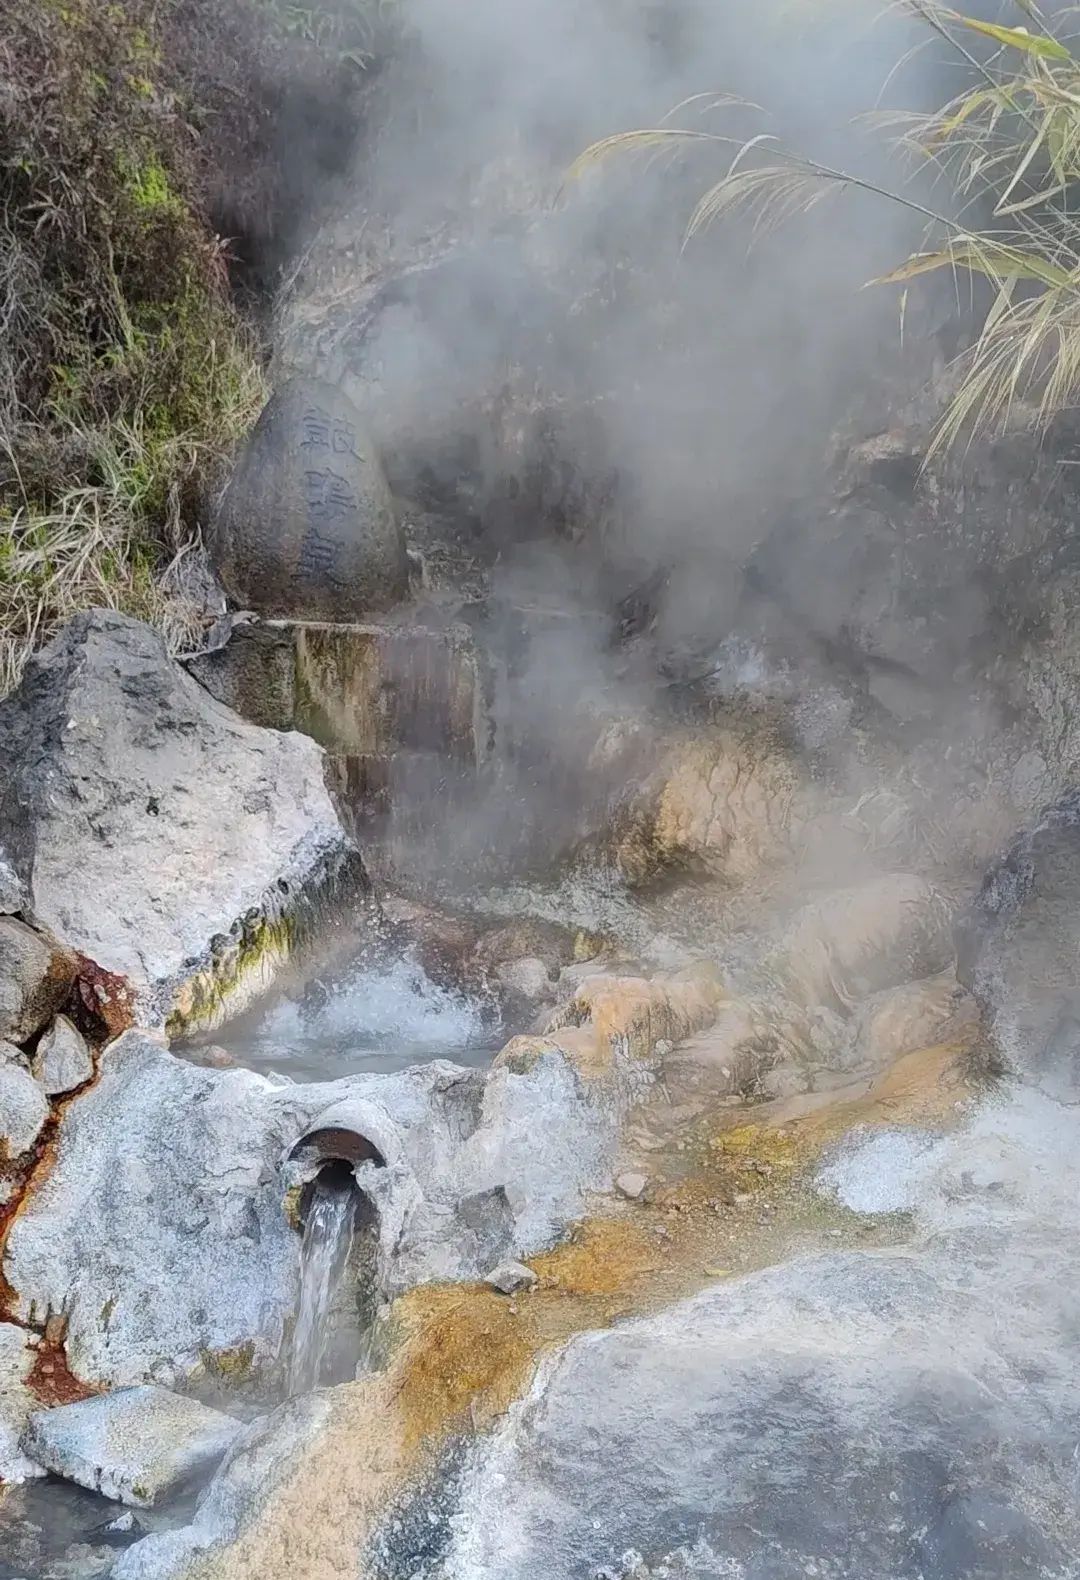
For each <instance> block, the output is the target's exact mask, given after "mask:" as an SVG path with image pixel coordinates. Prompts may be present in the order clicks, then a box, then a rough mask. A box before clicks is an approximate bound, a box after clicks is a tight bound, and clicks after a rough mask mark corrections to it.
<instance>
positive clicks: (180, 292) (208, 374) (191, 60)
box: [0, 0, 379, 690]
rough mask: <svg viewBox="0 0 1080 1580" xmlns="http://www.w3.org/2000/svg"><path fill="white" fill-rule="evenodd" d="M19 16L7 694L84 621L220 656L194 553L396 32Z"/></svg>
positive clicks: (109, 7)
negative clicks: (312, 207)
mask: <svg viewBox="0 0 1080 1580" xmlns="http://www.w3.org/2000/svg"><path fill="white" fill-rule="evenodd" d="M3 10H4V15H3V17H2V18H0V690H2V689H7V688H8V687H10V685H11V684H12V683H13V682H14V681H15V680H16V679H17V677H18V674H19V672H20V669H21V666H22V664H23V662H24V661H25V657H26V654H27V652H28V651H29V650H30V648H31V647H32V646H33V645H34V644H36V643H38V642H40V641H41V640H43V639H44V638H45V637H47V636H48V635H49V634H50V632H51V631H52V629H53V628H54V627H55V625H56V623H57V622H58V620H60V619H61V618H63V616H64V615H65V614H66V613H68V612H69V611H70V610H72V609H73V608H76V607H79V606H81V605H86V604H108V605H113V606H116V607H120V608H124V609H127V610H129V611H131V612H133V613H135V614H138V615H140V616H142V617H143V618H146V619H149V620H151V621H153V622H154V623H155V624H157V625H159V626H160V627H162V628H163V629H164V630H165V632H166V634H167V636H168V638H169V640H170V642H171V643H172V644H173V646H174V647H181V646H183V645H185V644H186V643H189V642H192V641H197V640H198V639H199V633H200V630H201V625H202V622H203V620H204V609H203V606H202V602H201V599H200V595H199V585H198V583H199V579H198V577H197V576H196V575H194V574H193V571H194V567H195V563H196V557H195V556H193V555H192V552H191V551H192V547H193V545H195V544H197V540H198V531H199V524H200V520H201V518H202V516H203V514H204V512H205V509H206V506H207V502H208V500H209V499H210V497H211V495H212V493H213V491H214V489H215V487H216V486H217V484H218V482H219V480H220V477H221V474H222V467H223V462H224V461H225V458H226V457H227V455H228V453H229V451H230V449H231V447H232V446H233V445H234V444H235V442H236V441H237V440H238V439H239V438H240V437H241V436H242V435H243V434H244V432H245V431H246V430H247V428H248V427H249V425H250V424H251V422H252V421H253V419H254V417H255V416H256V415H257V413H258V411H259V409H260V406H261V403H262V401H263V399H264V397H265V393H266V390H265V382H264V375H263V359H262V355H261V349H260V344H259V323H260V317H261V312H262V307H263V303H264V301H265V299H266V297H267V295H268V293H269V292H270V291H271V290H272V288H273V282H274V278H275V274H276V271H277V270H278V268H279V267H280V266H281V264H283V263H284V262H285V261H286V260H287V258H288V255H289V251H290V248H291V246H292V245H293V244H294V242H295V240H296V237H297V234H298V226H299V225H300V224H301V223H302V222H303V221H304V219H305V218H308V217H310V216H309V212H308V209H307V207H306V205H305V204H304V202H302V200H301V199H302V194H309V193H310V192H311V191H312V189H313V188H315V187H317V184H318V177H319V176H320V175H330V174H332V171H333V168H334V164H335V161H340V160H341V159H343V158H345V157H347V156H348V153H349V151H350V149H351V145H352V139H353V138H354V136H355V133H356V130H357V127H358V125H359V115H360V104H361V102H362V96H363V87H364V82H365V78H366V76H367V74H368V72H369V70H370V68H371V66H372V64H373V60H374V53H373V52H374V48H375V46H376V44H377V40H378V21H379V14H378V13H377V12H375V11H373V10H372V6H371V5H370V4H368V3H367V0H341V5H340V6H339V7H338V8H334V7H330V8H329V9H328V8H327V7H321V8H320V10H319V12H318V14H317V15H316V13H313V12H311V11H306V10H304V9H302V8H300V7H298V6H294V5H291V4H286V3H285V0H272V3H271V0H218V3H216V4H206V3H202V0H165V3H162V0H21V3H20V4H18V5H12V6H5V7H4V8H3ZM286 148H287V149H288V150H289V154H290V157H289V158H286V157H285V152H284V151H285V149H286Z"/></svg>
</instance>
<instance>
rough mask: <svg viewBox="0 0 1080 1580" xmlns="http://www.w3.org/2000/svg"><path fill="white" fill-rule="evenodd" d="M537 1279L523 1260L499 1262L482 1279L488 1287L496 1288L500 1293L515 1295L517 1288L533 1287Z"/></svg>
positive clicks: (537, 1281)
mask: <svg viewBox="0 0 1080 1580" xmlns="http://www.w3.org/2000/svg"><path fill="white" fill-rule="evenodd" d="M539 1281H540V1280H539V1279H538V1278H537V1276H536V1274H535V1273H534V1272H533V1270H532V1268H531V1267H526V1266H525V1264H524V1263H523V1262H500V1263H499V1265H498V1267H493V1268H492V1270H491V1272H490V1273H489V1274H488V1275H487V1277H486V1278H485V1279H484V1283H485V1284H487V1286H488V1288H489V1289H497V1290H498V1292H499V1294H500V1295H516V1294H517V1293H518V1291H519V1290H522V1289H533V1288H534V1287H535V1286H536V1284H538V1283H539Z"/></svg>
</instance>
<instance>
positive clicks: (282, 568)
mask: <svg viewBox="0 0 1080 1580" xmlns="http://www.w3.org/2000/svg"><path fill="white" fill-rule="evenodd" d="M210 551H211V556H212V558H213V561H214V566H215V569H216V570H217V573H218V575H219V576H220V577H221V580H222V582H223V584H224V586H225V588H226V590H227V592H228V593H229V594H230V596H231V597H232V598H233V599H235V600H236V601H237V602H238V603H239V604H241V605H242V606H243V607H244V608H247V609H255V610H258V611H259V612H260V613H262V614H271V615H292V616H297V617H300V618H303V619H311V620H340V621H348V620H355V619H358V618H362V617H363V616H364V615H368V614H372V613H375V612H377V611H379V610H382V609H387V608H389V607H390V606H391V605H392V604H394V603H397V602H398V601H399V600H400V599H401V598H403V597H404V596H405V594H406V592H407V590H408V567H407V561H406V557H405V545H404V539H403V537H402V535H401V529H400V527H399V525H398V522H397V518H396V516H395V513H394V507H393V501H392V499H391V496H390V490H389V487H388V486H387V483H386V479H385V477H384V476H383V471H382V465H381V463H380V461H379V458H378V456H377V455H376V453H375V451H374V449H373V447H372V445H371V442H370V441H369V439H368V438H367V435H366V434H365V432H364V426H363V421H362V419H361V417H360V414H359V413H358V412H357V410H356V408H355V407H354V406H353V405H352V403H351V401H349V400H348V399H347V398H346V396H344V395H343V394H342V393H341V391H340V390H338V389H335V388H334V387H333V386H332V385H328V384H321V383H318V382H316V381H314V380H311V379H290V380H289V381H288V382H287V383H286V384H284V385H282V387H281V388H280V389H279V390H277V391H276V392H275V393H274V394H273V395H272V396H271V398H270V400H269V402H268V403H267V405H266V407H265V409H264V410H263V413H262V416H261V417H260V418H259V421H258V423H257V425H256V427H255V431H254V433H253V434H252V435H251V437H250V438H249V439H248V441H247V443H246V445H245V447H244V449H243V451H242V452H241V455H240V458H239V460H238V462H237V465H236V469H235V471H234V473H233V476H232V480H231V482H230V483H229V487H228V490H227V492H226V494H225V498H224V501H223V503H222V506H221V510H220V512H219V514H218V517H217V520H216V521H215V523H214V526H213V530H212V533H211V537H210Z"/></svg>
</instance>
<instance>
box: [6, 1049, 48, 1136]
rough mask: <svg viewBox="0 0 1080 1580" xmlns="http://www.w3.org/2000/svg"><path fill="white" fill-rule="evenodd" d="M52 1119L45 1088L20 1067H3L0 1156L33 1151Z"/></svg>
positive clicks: (10, 1065)
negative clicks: (49, 1118)
mask: <svg viewBox="0 0 1080 1580" xmlns="http://www.w3.org/2000/svg"><path fill="white" fill-rule="evenodd" d="M48 1117H49V1105H48V1102H47V1101H46V1099H45V1094H44V1093H43V1092H42V1090H41V1087H40V1086H39V1085H38V1083H37V1082H36V1081H35V1080H34V1078H33V1076H32V1075H31V1074H30V1073H29V1071H28V1070H24V1069H23V1068H22V1066H21V1065H18V1064H0V1157H5V1156H6V1157H10V1158H18V1157H21V1156H22V1155H23V1153H24V1152H29V1150H30V1148H31V1147H32V1146H33V1144H34V1142H35V1141H36V1140H37V1138H38V1136H39V1135H40V1134H41V1127H42V1125H44V1123H45V1121H46V1119H48Z"/></svg>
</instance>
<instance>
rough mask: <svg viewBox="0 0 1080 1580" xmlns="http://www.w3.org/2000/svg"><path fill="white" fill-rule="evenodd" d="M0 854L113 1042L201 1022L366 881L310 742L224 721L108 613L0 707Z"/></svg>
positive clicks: (75, 633)
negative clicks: (74, 968)
mask: <svg viewBox="0 0 1080 1580" xmlns="http://www.w3.org/2000/svg"><path fill="white" fill-rule="evenodd" d="M0 846H2V847H3V848H4V850H5V852H6V854H7V857H8V858H9V859H10V861H11V862H12V864H13V866H14V867H15V868H16V869H17V871H18V874H19V877H20V879H21V881H22V882H23V883H24V885H25V888H26V890H27V891H28V896H29V903H30V904H31V905H32V907H33V911H34V913H35V916H36V918H37V919H39V920H40V921H41V922H42V923H43V924H44V925H45V926H47V927H48V928H49V929H51V930H52V932H53V933H55V934H56V935H57V936H58V937H60V938H62V939H63V940H64V942H65V944H67V945H68V946H70V948H71V949H72V950H73V951H76V952H77V953H78V954H79V955H80V956H81V957H82V964H81V966H80V982H81V984H82V986H81V992H82V994H83V997H84V999H85V1000H86V1002H87V1004H88V1007H89V1008H90V1009H91V1010H92V1011H94V1012H95V1013H99V1014H100V1015H101V1017H102V1018H103V1019H104V1020H105V1021H106V1023H107V1026H108V1029H109V1030H112V1031H115V1030H117V1029H119V1028H120V1027H121V1026H122V1025H123V1024H124V1022H125V1019H126V1020H127V1022H128V1023H130V1020H131V1018H132V1017H134V1018H136V1019H138V1020H140V1021H143V1022H147V1023H160V1022H162V1021H165V1020H167V1019H168V1018H169V1017H174V1018H175V1020H176V1021H177V1022H178V1023H183V1024H192V1023H195V1024H199V1023H202V1024H207V1023H214V1022H216V1021H217V1020H218V1019H220V1018H221V1016H222V1014H223V1013H224V1011H225V1009H226V1007H227V1006H228V1005H233V1006H235V1007H237V1008H238V1007H240V1005H241V1003H242V1001H243V1000H244V999H245V998H246V997H248V996H250V995H252V994H253V993H254V992H256V991H257V990H258V989H259V988H260V987H262V986H263V985H265V984H266V983H267V982H268V981H269V980H270V979H271V978H272V976H273V974H274V972H275V970H276V968H277V967H278V965H279V964H280V963H281V962H282V961H283V959H284V958H285V957H286V956H287V955H288V954H289V952H290V950H291V949H293V948H294V947H295V946H296V945H297V943H298V942H300V941H301V940H302V939H303V937H304V936H305V934H306V932H307V931H308V930H309V929H310V927H311V925H312V923H313V921H314V920H315V918H316V916H317V915H318V914H319V912H320V908H321V907H325V908H326V909H332V907H333V905H334V904H336V903H353V902H354V901H355V900H356V898H357V896H358V894H359V893H361V892H362V891H363V888H364V882H365V879H364V873H363V868H362V864H361V861H360V857H359V854H358V852H357V850H356V848H355V846H353V845H352V844H351V842H350V841H349V840H348V839H347V837H346V836H345V834H344V833H343V831H342V828H341V825H340V823H339V821H338V818H337V816H336V814H335V812H334V809H333V806H332V805H331V802H330V798H329V795H328V793H327V791H326V788H325V785H324V782H323V761H322V754H321V752H320V751H319V749H318V748H317V747H316V746H315V745H314V744H313V743H312V742H311V741H308V740H305V739H304V738H303V737H301V736H296V735H279V734H276V733H272V732H269V731H264V730H259V729H255V728H252V727H251V726H249V725H246V724H244V723H242V722H241V721H240V720H239V719H238V718H236V717H235V716H234V715H233V714H231V713H230V712H228V710H227V709H225V708H223V707H221V706H220V705H219V704H218V703H216V702H214V701H213V700H212V699H211V698H210V697H208V696H207V695H206V693H205V692H204V691H203V690H202V688H201V687H199V686H198V685H197V684H196V682H195V681H194V680H192V679H191V677H190V676H189V675H186V674H185V673H184V672H183V670H182V669H180V668H179V667H178V666H177V665H175V664H174V663H173V662H172V661H171V660H170V658H169V657H168V654H167V653H166V651H165V648H164V646H163V644H162V642H161V640H160V639H159V638H158V637H157V636H156V635H155V634H154V633H153V632H151V631H150V630H149V629H148V628H147V627H146V626H143V625H140V624H139V623H138V622H137V621H135V620H131V619H129V618H127V617H126V616H123V615H119V614H115V613H112V612H110V611H94V612H91V613H89V614H82V615H78V616H76V617H75V618H74V619H73V620H72V621H71V622H70V624H69V625H68V626H67V627H66V628H65V629H64V630H63V631H62V632H61V634H60V635H59V636H58V637H57V638H56V639H55V640H54V641H53V642H52V643H50V645H49V646H48V647H47V648H45V649H44V650H43V651H42V652H41V653H40V654H38V655H37V657H36V658H35V659H34V660H33V661H32V663H31V664H30V666H29V668H28V670H27V673H26V677H25V679H24V681H23V683H22V685H21V686H20V688H19V690H18V691H17V692H16V693H15V694H14V695H13V696H11V697H9V698H8V699H7V700H6V701H4V702H3V703H0ZM4 925H5V926H6V927H7V928H8V929H9V930H11V929H13V928H17V927H18V924H17V923H16V922H14V921H11V920H7V921H5V923H4ZM19 936H20V937H23V936H24V935H23V934H22V933H20V934H19ZM27 947H28V948H29V947H33V948H34V949H35V950H36V951H37V952H38V953H40V951H41V948H42V946H41V945H40V944H39V943H36V942H35V943H33V944H32V945H31V943H30V942H29V941H27ZM3 974H4V977H5V979H7V978H8V977H9V976H10V973H8V972H4V973H3ZM32 1018H33V1019H35V1022H36V1024H38V1025H40V1024H42V1022H43V1018H44V1017H43V1015H35V1016H34V1017H32ZM22 1024H23V1022H22V1021H20V1023H19V1025H20V1028H21V1026H22Z"/></svg>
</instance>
